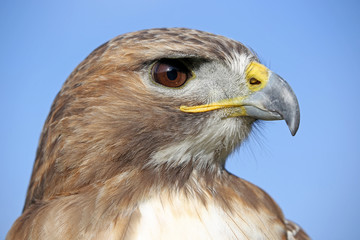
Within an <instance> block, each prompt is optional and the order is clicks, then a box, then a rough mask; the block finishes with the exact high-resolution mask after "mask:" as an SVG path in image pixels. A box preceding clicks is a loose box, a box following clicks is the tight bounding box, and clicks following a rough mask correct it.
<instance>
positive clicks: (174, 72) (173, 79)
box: [152, 59, 191, 87]
mask: <svg viewBox="0 0 360 240" xmlns="http://www.w3.org/2000/svg"><path fill="white" fill-rule="evenodd" d="M152 76H153V78H154V80H155V82H157V83H160V84H161V85H164V86H166V87H180V86H181V85H183V84H184V83H185V82H186V81H187V80H188V79H189V78H190V77H191V73H190V71H189V69H188V68H187V67H186V66H185V65H184V64H183V63H182V62H181V61H179V60H176V59H166V60H161V61H159V62H157V63H155V65H154V66H153V69H152Z"/></svg>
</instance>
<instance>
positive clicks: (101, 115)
mask: <svg viewBox="0 0 360 240" xmlns="http://www.w3.org/2000/svg"><path fill="white" fill-rule="evenodd" d="M282 119H284V120H285V121H286V123H287V125H288V127H289V129H290V131H291V133H292V134H293V135H294V134H295V133H296V131H297V129H298V126H299V119H300V113H299V106H298V102H297V99H296V96H295V94H294V93H293V91H292V89H291V88H290V86H289V85H288V84H287V83H286V82H285V81H284V80H283V79H282V78H281V77H280V76H279V75H277V74H276V73H274V72H272V71H270V70H269V69H268V68H267V67H265V66H264V65H262V64H261V63H260V62H259V60H258V58H257V57H256V55H255V54H254V53H253V52H252V51H251V50H249V49H248V48H246V47H245V46H244V45H243V44H241V43H239V42H237V41H234V40H231V39H228V38H225V37H222V36H218V35H214V34H211V33H207V32H203V31H198V30H191V29H185V28H162V29H150V30H143V31H138V32H134V33H127V34H124V35H120V36H118V37H115V38H114V39H112V40H110V41H109V42H107V43H105V44H103V45H101V46H100V47H98V48H97V49H95V50H94V51H93V52H92V53H91V54H90V55H89V56H88V57H87V58H86V59H85V60H84V61H83V62H81V63H80V65H79V66H78V67H77V68H76V69H75V70H74V71H73V72H72V73H71V75H70V76H69V78H68V79H67V80H66V82H65V83H64V85H63V87H62V89H61V90H60V92H59V93H58V95H57V96H56V98H55V100H54V102H53V104H52V106H51V110H50V113H49V115H48V118H47V120H46V122H45V125H44V128H43V130H42V133H41V137H40V142H39V147H38V149H37V154H36V160H35V163H34V167H33V172H32V177H31V180H30V184H29V188H28V192H27V197H26V201H25V206H24V209H23V213H22V215H21V216H20V217H19V218H18V219H17V220H16V222H15V223H14V224H13V226H12V228H11V229H10V231H9V233H8V235H7V239H8V240H10V239H61V240H63V239H309V238H308V236H307V235H306V233H305V232H304V231H303V230H302V229H301V228H300V227H299V226H298V225H296V224H295V223H293V222H290V221H288V220H286V219H285V218H284V215H283V213H282V211H281V210H280V208H279V207H278V205H277V204H276V203H275V202H274V201H273V200H272V198H271V197H270V196H269V195H268V194H267V193H265V192H264V191H263V190H261V189H260V188H258V187H257V186H254V185H253V184H251V183H249V182H247V181H246V180H243V179H241V178H238V177H236V176H234V175H232V174H231V173H229V172H228V171H227V170H226V169H225V168H224V165H225V160H226V158H227V156H228V155H229V154H230V153H231V152H233V151H234V149H236V148H238V147H239V146H240V145H241V143H242V142H243V141H244V140H245V139H246V138H247V136H248V135H249V133H250V132H251V129H252V125H253V124H254V123H256V121H258V120H282Z"/></svg>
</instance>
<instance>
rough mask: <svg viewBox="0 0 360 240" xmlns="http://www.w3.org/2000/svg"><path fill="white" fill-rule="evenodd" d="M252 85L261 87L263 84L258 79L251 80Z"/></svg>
mask: <svg viewBox="0 0 360 240" xmlns="http://www.w3.org/2000/svg"><path fill="white" fill-rule="evenodd" d="M249 82H250V84H251V85H259V84H261V82H260V81H259V80H257V79H256V78H250V80H249Z"/></svg>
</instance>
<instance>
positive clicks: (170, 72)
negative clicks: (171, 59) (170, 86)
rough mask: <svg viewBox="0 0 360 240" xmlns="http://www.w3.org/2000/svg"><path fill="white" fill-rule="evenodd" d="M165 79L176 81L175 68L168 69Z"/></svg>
mask: <svg viewBox="0 0 360 240" xmlns="http://www.w3.org/2000/svg"><path fill="white" fill-rule="evenodd" d="M166 75H167V77H168V78H169V80H171V81H174V80H176V78H177V76H178V73H177V69H175V68H169V70H168V71H167V73H166Z"/></svg>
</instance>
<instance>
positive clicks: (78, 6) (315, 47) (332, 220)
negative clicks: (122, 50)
mask: <svg viewBox="0 0 360 240" xmlns="http://www.w3.org/2000/svg"><path fill="white" fill-rule="evenodd" d="M359 12H360V4H359V2H357V1H341V2H340V1H309V0H308V1H277V0H274V1H265V0H264V1H240V0H233V1H227V0H223V1H211V0H207V1H181V2H180V1H164V0H148V1H140V0H133V1H131V2H128V1H126V2H122V1H95V0H86V1H85V0H78V1H70V0H63V1H56V2H55V1H17V0H12V1H10V0H5V1H2V6H1V8H0V30H1V38H0V52H1V54H0V76H1V77H0V106H1V118H0V131H1V138H0V146H1V151H0V189H1V192H2V195H1V198H0V206H1V209H0V212H1V213H2V214H1V216H0V238H1V239H3V238H4V236H5V234H6V232H7V231H8V229H9V228H10V226H11V224H12V223H13V222H14V221H15V219H16V218H17V217H18V216H19V215H20V213H21V210H22V207H23V203H24V199H25V194H26V189H27V185H28V182H29V179H30V174H31V170H32V165H33V161H34V158H35V151H36V147H37V143H38V138H39V136H40V132H41V129H42V125H43V123H44V121H45V118H46V116H47V114H48V111H49V108H50V105H51V103H52V101H53V99H54V97H55V95H56V93H57V92H58V91H59V90H60V88H61V85H62V83H63V82H64V81H65V79H66V78H67V76H68V75H69V74H70V72H71V71H72V70H73V69H74V68H75V67H76V66H77V64H79V63H80V62H81V61H82V60H83V59H84V58H85V57H86V56H87V55H88V54H89V53H90V52H91V51H92V50H93V49H95V48H96V47H97V46H99V45H100V44H102V43H104V42H106V41H107V40H109V39H111V38H113V37H115V36H117V35H120V34H122V33H126V32H132V31H136V30H140V29H146V28H153V27H188V28H195V29H200V30H205V31H209V32H212V33H216V34H220V35H224V36H227V37H230V38H233V39H236V40H238V41H240V42H242V43H244V44H246V45H247V46H249V47H251V48H252V49H254V50H255V51H256V52H257V53H258V55H259V56H260V58H261V59H262V61H263V63H264V64H265V65H267V66H268V67H270V68H271V69H272V70H273V71H275V72H277V73H278V74H279V75H281V76H282V77H283V78H285V79H286V80H287V81H288V82H289V84H290V85H291V86H292V88H293V90H294V91H295V93H296V95H297V97H298V100H299V103H300V110H301V123H300V129H299V131H298V133H297V135H296V136H295V137H292V136H291V135H290V132H289V130H288V129H287V127H286V124H285V122H283V121H281V122H264V123H263V124H262V125H261V127H260V128H259V129H258V130H256V131H255V132H254V134H252V135H251V137H250V138H249V139H248V141H247V142H246V143H245V144H244V145H243V146H241V148H240V149H239V150H238V151H236V152H235V153H234V154H233V155H232V156H231V157H230V158H229V160H228V163H227V168H228V170H229V171H231V172H233V173H235V174H236V175H238V176H241V177H242V178H245V179H247V180H249V181H251V182H253V183H255V184H257V185H258V186H260V187H261V188H263V189H264V190H266V191H267V192H268V193H269V194H270V195H271V196H272V197H273V198H274V199H275V200H276V201H277V202H278V204H279V205H280V207H281V208H282V209H283V211H284V213H285V215H286V217H287V218H289V219H292V220H293V221H295V222H298V223H299V224H300V225H301V226H302V227H303V228H304V229H305V230H306V231H307V232H308V233H309V234H310V235H311V236H312V237H313V239H356V238H358V233H357V231H356V229H357V228H358V225H359V220H358V216H359V215H360V206H359V199H360V174H359V170H360V143H359V138H358V135H359V133H360V127H359V117H360V114H359V103H360V97H359V96H360V94H359V92H360V90H359V87H360V83H359V82H360V78H359V75H357V74H358V72H359V68H360V60H359V54H360V41H359V38H360V26H359V25H360V14H359Z"/></svg>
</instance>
